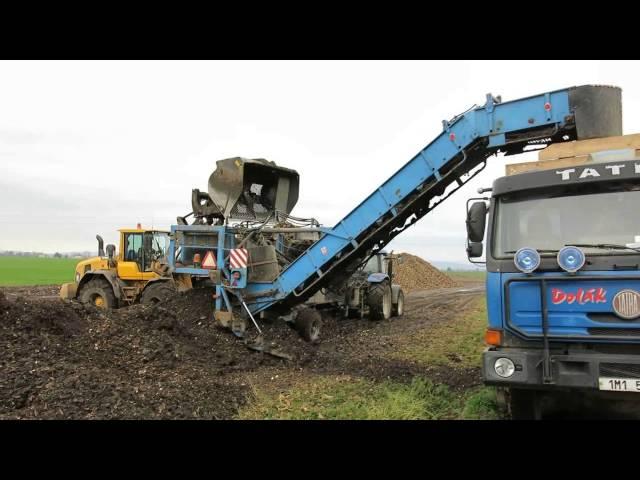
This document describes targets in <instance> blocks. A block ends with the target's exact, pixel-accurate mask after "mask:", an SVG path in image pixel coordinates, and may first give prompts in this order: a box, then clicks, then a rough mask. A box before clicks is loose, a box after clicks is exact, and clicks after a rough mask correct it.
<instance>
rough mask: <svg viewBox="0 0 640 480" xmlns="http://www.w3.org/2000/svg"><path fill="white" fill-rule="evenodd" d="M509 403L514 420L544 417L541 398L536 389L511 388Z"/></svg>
mask: <svg viewBox="0 0 640 480" xmlns="http://www.w3.org/2000/svg"><path fill="white" fill-rule="evenodd" d="M508 405H509V412H510V413H511V419H512V420H540V419H541V418H542V410H541V405H540V398H539V396H538V395H537V394H536V392H535V391H534V390H520V389H511V390H510V391H509V401H508Z"/></svg>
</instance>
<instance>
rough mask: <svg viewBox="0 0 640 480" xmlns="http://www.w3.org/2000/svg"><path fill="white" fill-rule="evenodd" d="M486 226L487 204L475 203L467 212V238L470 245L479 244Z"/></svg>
mask: <svg viewBox="0 0 640 480" xmlns="http://www.w3.org/2000/svg"><path fill="white" fill-rule="evenodd" d="M486 224H487V204H486V203H485V202H475V203H474V204H473V205H471V208H469V210H468V211H467V237H468V238H469V242H471V243H481V242H482V240H483V239H484V229H485V227H486Z"/></svg>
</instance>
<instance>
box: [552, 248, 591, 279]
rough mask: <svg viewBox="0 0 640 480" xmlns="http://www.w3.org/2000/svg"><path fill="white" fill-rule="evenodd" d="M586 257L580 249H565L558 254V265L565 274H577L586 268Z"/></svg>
mask: <svg viewBox="0 0 640 480" xmlns="http://www.w3.org/2000/svg"><path fill="white" fill-rule="evenodd" d="M584 262H585V255H584V252H583V251H582V250H580V249H579V248H578V247H571V246H568V247H563V248H561V249H560V251H559V252H558V265H560V268H562V269H563V270H564V271H565V272H569V273H576V272H577V271H578V270H580V269H581V268H582V267H583V266H584Z"/></svg>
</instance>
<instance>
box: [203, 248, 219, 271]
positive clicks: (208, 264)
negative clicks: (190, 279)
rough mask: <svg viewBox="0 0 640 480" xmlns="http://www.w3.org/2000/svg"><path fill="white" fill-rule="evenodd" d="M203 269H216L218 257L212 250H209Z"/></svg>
mask: <svg viewBox="0 0 640 480" xmlns="http://www.w3.org/2000/svg"><path fill="white" fill-rule="evenodd" d="M202 268H216V257H214V256H213V252H212V251H211V250H209V251H208V252H207V254H206V255H205V256H204V260H203V261H202Z"/></svg>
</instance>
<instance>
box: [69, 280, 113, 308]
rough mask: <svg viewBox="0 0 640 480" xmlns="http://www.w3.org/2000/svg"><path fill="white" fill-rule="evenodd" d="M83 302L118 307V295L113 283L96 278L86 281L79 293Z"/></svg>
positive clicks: (104, 306)
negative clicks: (114, 291)
mask: <svg viewBox="0 0 640 480" xmlns="http://www.w3.org/2000/svg"><path fill="white" fill-rule="evenodd" d="M78 299H79V300H80V302H82V303H88V304H90V305H93V306H94V307H97V308H104V309H111V308H116V305H117V302H116V296H115V294H114V293H113V288H112V287H111V284H110V283H109V282H108V281H107V280H105V279H103V278H94V279H93V280H89V281H88V282H87V283H85V284H84V285H83V286H82V288H81V289H80V292H79V294H78Z"/></svg>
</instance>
